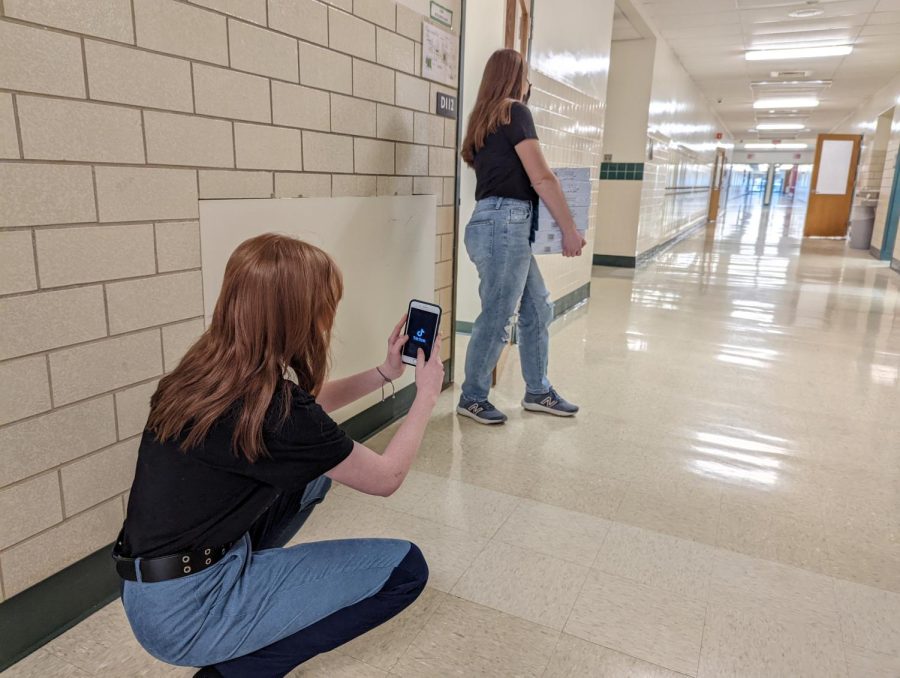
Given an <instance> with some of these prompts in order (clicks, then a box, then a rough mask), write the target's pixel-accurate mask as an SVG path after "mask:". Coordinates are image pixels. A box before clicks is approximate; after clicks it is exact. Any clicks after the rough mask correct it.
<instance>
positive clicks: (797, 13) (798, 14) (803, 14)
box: [788, 7, 825, 19]
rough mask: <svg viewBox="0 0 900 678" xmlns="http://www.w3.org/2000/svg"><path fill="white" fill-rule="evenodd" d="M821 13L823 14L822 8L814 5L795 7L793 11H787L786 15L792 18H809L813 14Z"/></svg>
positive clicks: (819, 14) (820, 14) (818, 14)
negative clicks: (804, 7)
mask: <svg viewBox="0 0 900 678" xmlns="http://www.w3.org/2000/svg"><path fill="white" fill-rule="evenodd" d="M823 14H825V10H824V9H822V8H815V7H810V8H808V9H795V10H794V11H793V12H788V16H789V17H791V18H792V19H809V18H811V17H814V16H822V15H823Z"/></svg>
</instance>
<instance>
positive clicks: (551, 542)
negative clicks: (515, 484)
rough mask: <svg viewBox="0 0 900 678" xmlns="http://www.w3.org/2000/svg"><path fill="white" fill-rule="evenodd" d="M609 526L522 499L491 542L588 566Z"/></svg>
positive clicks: (605, 522) (602, 521)
mask: <svg viewBox="0 0 900 678" xmlns="http://www.w3.org/2000/svg"><path fill="white" fill-rule="evenodd" d="M609 525H610V524H609V521H606V520H603V519H602V518H597V517H595V516H591V515H587V514H584V513H577V512H575V511H568V510H566V509H562V508H558V507H556V506H548V505H547V504H541V503H539V502H535V501H530V500H524V499H523V500H522V502H521V503H520V504H519V506H518V507H517V508H516V509H515V510H514V511H513V512H512V515H510V516H509V518H507V520H506V522H505V523H504V524H503V525H502V526H501V527H500V529H499V530H498V531H497V534H496V535H495V537H494V539H495V540H496V541H502V542H505V543H507V544H512V545H513V546H521V547H523V548H526V549H529V550H531V551H537V552H538V553H543V554H544V555H548V556H553V557H554V558H559V559H561V560H567V561H570V562H573V563H577V564H579V565H590V564H591V563H593V562H594V559H595V558H596V557H597V553H598V551H599V550H600V545H601V544H602V543H603V539H604V538H605V537H606V533H607V531H608V530H609Z"/></svg>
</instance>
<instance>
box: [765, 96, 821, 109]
mask: <svg viewBox="0 0 900 678" xmlns="http://www.w3.org/2000/svg"><path fill="white" fill-rule="evenodd" d="M818 105H819V100H818V99H816V98H815V97H778V98H773V99H757V100H756V101H754V102H753V108H769V109H776V108H815V107H816V106H818Z"/></svg>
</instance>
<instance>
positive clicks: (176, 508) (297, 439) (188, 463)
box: [123, 384, 353, 558]
mask: <svg viewBox="0 0 900 678" xmlns="http://www.w3.org/2000/svg"><path fill="white" fill-rule="evenodd" d="M290 389H291V411H290V414H289V416H288V418H287V420H286V421H285V422H284V424H281V423H280V422H281V418H280V416H279V414H280V412H281V404H280V396H279V395H276V396H275V398H273V400H272V403H271V405H270V406H269V411H268V413H267V415H266V423H265V426H264V428H263V440H264V441H265V444H266V448H267V449H268V452H269V456H268V457H263V458H260V459H258V460H257V461H256V462H254V463H252V464H251V463H250V462H248V461H247V460H246V458H244V456H243V455H241V454H235V453H234V452H233V451H232V443H231V440H232V435H233V433H234V424H235V421H236V410H235V412H232V413H231V414H229V415H226V416H223V417H222V418H221V419H220V420H219V422H217V423H216V424H215V425H214V426H213V427H212V429H210V431H209V434H208V435H207V437H206V440H204V441H203V443H202V444H201V445H200V446H199V447H196V448H194V449H191V450H189V451H187V452H182V451H181V450H180V449H179V447H178V445H179V442H180V441H168V442H166V443H161V442H159V441H158V440H157V439H156V437H155V436H154V435H153V434H152V433H151V432H149V431H145V432H144V436H143V438H142V439H141V445H140V449H139V451H138V461H137V469H136V472H135V477H134V483H133V484H132V486H131V495H130V497H129V499H128V512H127V515H126V518H125V526H124V549H123V550H124V553H123V555H127V556H131V557H138V556H140V557H142V558H153V557H158V556H165V555H171V554H173V553H178V552H181V551H192V550H197V549H201V548H206V547H215V546H219V545H222V544H226V543H228V542H230V541H233V540H235V539H237V538H239V537H240V536H241V535H243V534H244V533H245V532H247V531H248V530H249V528H250V526H251V525H252V524H253V523H254V522H255V521H256V519H257V518H258V517H259V516H260V515H261V514H262V513H263V512H264V511H265V510H266V508H267V507H268V506H269V505H270V504H271V503H272V502H273V501H274V500H275V498H276V497H277V496H278V495H279V494H280V493H281V492H300V491H302V490H303V488H304V487H306V484H307V483H309V482H310V481H311V480H314V479H315V478H318V477H319V476H320V475H322V474H323V473H325V472H327V471H330V470H331V469H333V468H334V467H335V466H337V465H338V464H340V463H341V462H342V461H343V460H344V459H346V458H347V457H348V456H349V455H350V452H351V451H352V450H353V441H352V440H351V439H350V438H348V437H347V435H346V434H345V433H344V432H343V431H342V430H341V429H340V428H339V427H338V425H337V424H336V423H335V422H334V421H333V420H332V419H331V417H329V416H328V415H327V414H326V413H325V411H324V410H323V409H322V408H321V407H320V406H319V405H318V404H317V403H316V401H315V399H314V398H313V397H312V396H311V395H309V394H308V393H306V392H305V391H303V390H302V389H300V388H299V387H297V386H296V385H295V384H290Z"/></svg>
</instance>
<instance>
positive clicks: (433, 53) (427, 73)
mask: <svg viewBox="0 0 900 678" xmlns="http://www.w3.org/2000/svg"><path fill="white" fill-rule="evenodd" d="M458 63H459V41H458V40H457V37H456V36H455V35H453V33H449V32H447V31H445V30H442V29H440V28H438V27H437V26H435V25H433V24H430V23H427V22H426V23H423V24H422V77H423V78H427V79H428V80H434V81H435V82H439V83H441V84H443V85H448V86H449V87H456V86H457V81H456V80H457V76H456V73H457V64H458Z"/></svg>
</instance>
